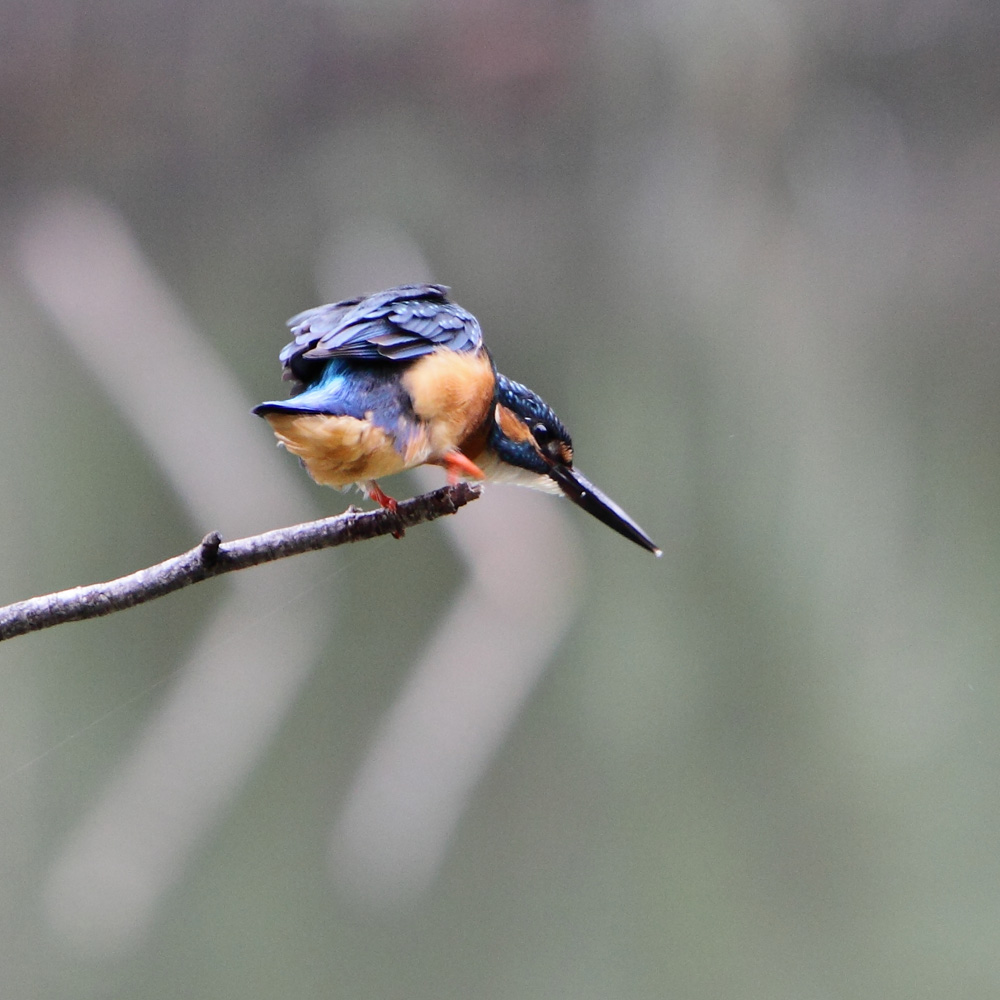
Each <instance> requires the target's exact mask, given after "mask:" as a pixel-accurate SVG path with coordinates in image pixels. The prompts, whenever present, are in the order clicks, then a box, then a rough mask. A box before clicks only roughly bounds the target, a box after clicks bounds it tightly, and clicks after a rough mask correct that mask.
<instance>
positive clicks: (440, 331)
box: [281, 285, 483, 382]
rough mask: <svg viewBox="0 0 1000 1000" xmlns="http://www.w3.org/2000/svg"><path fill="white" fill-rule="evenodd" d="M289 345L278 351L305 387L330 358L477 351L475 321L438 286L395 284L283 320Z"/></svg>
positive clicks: (402, 357) (394, 358)
mask: <svg viewBox="0 0 1000 1000" xmlns="http://www.w3.org/2000/svg"><path fill="white" fill-rule="evenodd" d="M288 325H289V327H291V330H292V336H293V338H294V339H293V340H292V342H291V343H290V344H288V345H287V346H286V347H285V348H284V350H283V351H282V352H281V362H282V364H283V365H284V367H285V369H286V375H287V376H288V377H290V378H295V379H298V380H299V381H303V382H306V381H308V380H309V376H310V375H311V374H312V373H313V372H314V371H315V363H316V362H318V361H319V362H322V361H325V360H328V359H330V358H354V359H357V360H373V361H374V360H379V359H381V360H387V361H409V360H411V359H413V358H418V357H420V356H421V355H423V354H430V353H431V352H432V351H434V350H436V349H437V348H439V347H445V348H447V349H448V350H452V351H476V350H479V348H480V347H482V343H483V334H482V330H480V328H479V323H478V321H477V320H476V317H475V316H473V315H472V314H471V313H469V312H466V311H465V310H464V309H463V308H462V307H461V306H458V305H455V303H454V302H450V301H449V300H448V289H447V288H445V287H444V286H443V285H399V286H397V287H396V288H388V289H386V290H385V291H384V292H377V293H376V294H375V295H369V296H367V297H366V298H363V299H346V300H344V301H343V302H334V303H331V304H330V305H325V306H318V307H317V308H315V309H307V310H306V311H305V312H302V313H299V314H298V315H297V316H293V317H292V318H291V319H290V320H289V321H288Z"/></svg>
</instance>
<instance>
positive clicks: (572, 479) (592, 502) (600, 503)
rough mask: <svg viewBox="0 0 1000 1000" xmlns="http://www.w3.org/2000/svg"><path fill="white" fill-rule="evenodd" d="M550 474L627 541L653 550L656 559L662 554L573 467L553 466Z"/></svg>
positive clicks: (585, 507)
mask: <svg viewBox="0 0 1000 1000" xmlns="http://www.w3.org/2000/svg"><path fill="white" fill-rule="evenodd" d="M550 474H551V476H552V478H553V479H554V480H555V481H556V483H557V484H558V485H559V488H560V489H561V490H562V491H563V493H564V494H565V496H566V497H567V498H568V499H570V500H572V501H573V503H575V504H576V505H577V506H578V507H581V508H582V509H583V510H585V511H586V512H587V513H588V514H591V515H593V516H594V517H596V518H597V519H598V520H599V521H601V522H602V523H603V524H606V525H607V526H608V527H609V528H611V529H612V530H614V531H617V532H618V534H620V535H624V537H625V538H628V539H629V540H630V541H633V542H635V543H636V545H640V546H641V547H642V548H644V549H646V551H647V552H652V553H653V555H654V556H656V557H657V559H659V558H661V557H662V555H663V550H662V549H661V548H660V547H659V546H658V545H656V544H655V543H654V542H653V540H652V539H651V538H650V537H649V535H647V534H646V532H645V531H643V530H642V528H640V527H639V525H638V524H636V523H635V521H633V520H632V518H630V517H629V516H628V514H626V513H625V511H624V510H622V509H621V507H619V506H618V504H616V503H615V502H614V501H613V500H612V499H611V498H610V497H607V496H605V495H604V494H603V493H602V492H601V491H600V490H599V489H598V488H597V487H596V486H594V484H593V483H591V482H590V481H589V480H588V479H587V478H586V477H585V476H584V475H583V474H582V473H580V472H578V471H577V470H576V469H572V468H566V467H560V466H554V467H553V469H552V471H551V473H550Z"/></svg>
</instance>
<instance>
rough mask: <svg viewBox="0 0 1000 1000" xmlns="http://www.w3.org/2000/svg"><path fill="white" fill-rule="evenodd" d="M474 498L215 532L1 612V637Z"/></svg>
mask: <svg viewBox="0 0 1000 1000" xmlns="http://www.w3.org/2000/svg"><path fill="white" fill-rule="evenodd" d="M479 495H480V491H479V488H478V487H476V486H470V485H469V484H467V483H458V484H457V485H456V486H445V487H443V488H441V489H439V490H435V491H434V492H433V493H424V494H423V495H422V496H418V497H413V499H412V500H404V501H401V502H400V504H399V507H398V509H397V510H396V512H395V513H393V512H392V511H389V510H372V511H360V510H357V509H356V508H351V509H350V510H348V511H347V512H346V513H345V514H338V515H337V516H336V517H326V518H323V519H322V520H319V521H308V522H306V523H305V524H295V525H292V526H291V527H289V528H277V529H276V530H274V531H267V532H264V534H262V535H252V536H250V537H249V538H239V539H236V540H235V541H232V542H223V541H222V539H221V537H220V535H219V533H218V532H215V531H213V532H212V533H211V534H208V535H206V536H205V537H204V538H203V539H202V540H201V542H199V544H198V545H196V546H195V547H194V548H193V549H191V550H190V551H189V552H184V553H183V554H181V555H179V556H174V557H173V558H172V559H166V560H164V561H163V562H161V563H157V564H156V565H155V566H148V567H146V568H145V569H140V570H137V571H136V572H135V573H130V574H129V575H128V576H122V577H119V578H118V579H117V580H109V581H108V582H107V583H94V584H90V585H89V586H86V587H73V588H72V589H71V590H61V591H59V592H58V593H55V594H43V595H42V596H41V597H32V598H30V599H29V600H27V601H19V602H18V603H16V604H9V605H7V606H6V607H2V608H0V640H3V639H10V638H12V637H13V636H15V635H24V634H25V633H27V632H36V631H38V630H39V629H43V628H50V627H51V626H53V625H61V624H62V623H63V622H75V621H81V620H83V619H84V618H99V617H100V616H101V615H110V614H111V613H112V612H114V611H124V610H125V608H132V607H135V606H136V605H137V604H145V603H146V601H151V600H153V599H154V598H156V597H163V596H164V595H165V594H170V593H173V591H175V590H180V589H181V588H182V587H187V586H189V585H190V584H192V583H199V582H200V581H202V580H207V579H208V578H209V577H213V576H221V575H222V574H223V573H231V572H233V570H237V569H248V568H249V567H251V566H259V565H260V564H261V563H265V562H272V561H273V560H275V559H284V558H286V557H287V556H295V555H300V554H301V553H303V552H313V551H316V550H317V549H327V548H331V547H332V546H334V545H344V544H345V543H347V542H359V541H362V540H364V539H366V538H377V537H378V536H379V535H388V534H390V533H393V532H395V533H399V534H401V533H402V529H404V528H412V527H413V526H414V525H417V524H422V523H423V522H424V521H433V520H435V518H438V517H442V516H443V515H445V514H454V513H455V512H456V511H457V510H458V509H459V507H464V506H465V505H466V504H467V503H469V502H470V501H472V500H475V499H476V498H477V497H478V496H479Z"/></svg>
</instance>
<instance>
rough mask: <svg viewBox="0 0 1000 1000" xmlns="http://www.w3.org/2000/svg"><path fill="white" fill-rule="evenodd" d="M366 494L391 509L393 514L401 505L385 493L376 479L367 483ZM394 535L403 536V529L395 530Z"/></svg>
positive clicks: (396, 536)
mask: <svg viewBox="0 0 1000 1000" xmlns="http://www.w3.org/2000/svg"><path fill="white" fill-rule="evenodd" d="M365 496H367V497H368V499H369V500H374V501H375V503H377V504H378V505H379V506H380V507H384V508H385V509H386V510H391V511H392V512H393V514H395V513H396V510H397V508H398V507H399V504H398V503H397V502H396V501H395V500H393V498H392V497H391V496H389V494H388V493H384V492H383V491H382V488H381V487H380V486H379V484H378V483H376V482H375V480H374V479H369V480H368V482H366V483H365ZM392 537H393V538H402V537H403V529H402V528H400V529H399V531H394V532H393V533H392Z"/></svg>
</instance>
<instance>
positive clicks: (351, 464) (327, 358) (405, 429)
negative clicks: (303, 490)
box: [253, 284, 662, 556]
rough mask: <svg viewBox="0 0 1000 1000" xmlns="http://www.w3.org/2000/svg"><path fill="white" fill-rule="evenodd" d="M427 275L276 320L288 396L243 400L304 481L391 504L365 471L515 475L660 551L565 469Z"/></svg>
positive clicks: (567, 450)
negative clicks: (300, 468) (281, 330)
mask: <svg viewBox="0 0 1000 1000" xmlns="http://www.w3.org/2000/svg"><path fill="white" fill-rule="evenodd" d="M449 292H450V289H449V288H448V287H447V286H445V285H438V284H410V285H397V286H395V287H393V288H387V289H385V290H384V291H381V292H376V293H374V294H372V295H366V296H360V297H357V298H351V299H344V300H343V301H340V302H332V303H329V304H327V305H322V306H317V307H315V308H313V309H307V310H306V311H305V312H301V313H299V314H298V315H296V316H293V317H292V318H291V319H290V320H288V326H289V328H290V330H291V335H292V340H291V342H290V343H289V344H287V345H286V346H285V347H284V348H283V349H282V351H281V353H280V355H279V360H280V361H281V365H282V369H283V377H284V379H286V380H288V381H291V382H292V394H291V396H290V397H289V398H287V399H283V400H270V401H267V402H264V403H260V404H259V405H258V406H255V407H254V409H253V412H254V413H256V414H257V415H258V416H261V417H263V418H264V419H265V420H266V421H267V422H268V423H269V424H270V425H271V428H272V429H273V431H274V434H275V436H276V437H277V439H278V444H279V445H281V446H283V447H284V448H286V449H287V450H288V451H289V452H291V453H292V454H294V455H297V456H298V457H299V460H300V461H301V463H302V464H303V465H304V466H305V468H306V471H307V472H308V473H309V475H310V476H311V477H312V478H313V480H314V481H315V482H317V483H320V484H322V485H326V486H332V487H334V488H336V489H341V490H343V489H348V488H350V487H351V486H354V485H356V486H357V487H358V488H359V489H360V490H361V491H362V492H363V493H364V494H365V495H366V496H367V497H368V498H369V499H371V500H373V501H375V502H376V503H378V504H379V505H380V506H382V507H386V508H388V509H390V510H393V511H395V509H396V501H395V500H394V499H393V498H392V497H390V496H389V495H388V494H386V493H385V492H384V491H383V490H382V488H381V486H379V483H378V480H379V479H382V478H383V477H385V476H390V475H393V474H394V473H397V472H402V471H403V470H405V469H412V468H415V467H416V466H419V465H437V466H441V467H443V468H444V469H445V471H446V472H447V475H448V481H449V482H450V483H452V484H454V483H457V482H459V481H460V480H463V479H465V480H468V479H477V480H489V481H494V482H508V483H515V484H518V485H521V486H528V487H531V488H534V489H540V490H543V491H545V492H547V493H554V494H557V495H561V496H564V497H567V498H568V499H569V500H571V501H572V502H573V503H574V504H576V505H577V506H578V507H581V508H582V509H583V510H585V511H587V513H589V514H592V515H593V516H594V517H596V518H597V519H598V520H599V521H601V522H603V523H604V524H606V525H607V526H608V527H610V528H613V529H614V530H615V531H617V532H618V533H619V534H621V535H623V536H624V537H625V538H628V539H630V540H631V541H633V542H635V543H636V544H637V545H640V546H642V548H644V549H646V550H647V551H649V552H652V553H653V554H654V555H656V556H660V555H662V552H661V550H660V548H659V547H658V546H657V545H656V544H655V543H654V542H653V541H652V539H651V538H650V537H649V535H647V534H646V532H645V531H643V530H642V528H640V527H639V525H638V524H636V522H635V521H634V520H632V518H631V517H629V515H628V514H626V513H625V511H624V510H622V508H621V507H619V506H618V505H617V504H616V503H615V502H614V501H613V500H611V499H610V498H608V497H607V496H605V495H604V494H603V493H602V492H601V491H600V490H599V489H598V488H597V487H596V486H594V485H593V484H592V483H591V482H590V481H589V480H588V479H586V478H585V477H584V476H583V474H582V473H581V472H580V471H579V470H578V469H577V468H575V466H574V465H573V442H572V440H571V438H570V435H569V432H568V431H567V430H566V427H565V426H564V425H563V423H562V421H561V420H560V419H559V418H558V417H557V416H556V414H555V412H554V411H553V410H552V408H551V407H550V406H549V405H548V404H547V403H545V402H544V401H543V400H542V399H541V397H539V396H538V395H537V394H536V393H535V392H532V390H531V389H529V388H527V387H526V386H524V385H522V384H521V383H519V382H515V381H514V380H513V379H510V378H508V377H507V376H506V375H502V374H501V373H500V372H499V371H498V370H497V368H496V365H495V364H494V361H493V357H492V355H491V353H490V352H489V350H487V348H486V347H485V345H484V343H483V333H482V329H481V327H480V325H479V321H478V320H477V319H476V317H475V316H473V315H472V313H470V312H468V311H466V310H465V309H463V308H462V307H461V306H460V305H458V304H457V303H455V302H453V301H451V299H450V298H449Z"/></svg>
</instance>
